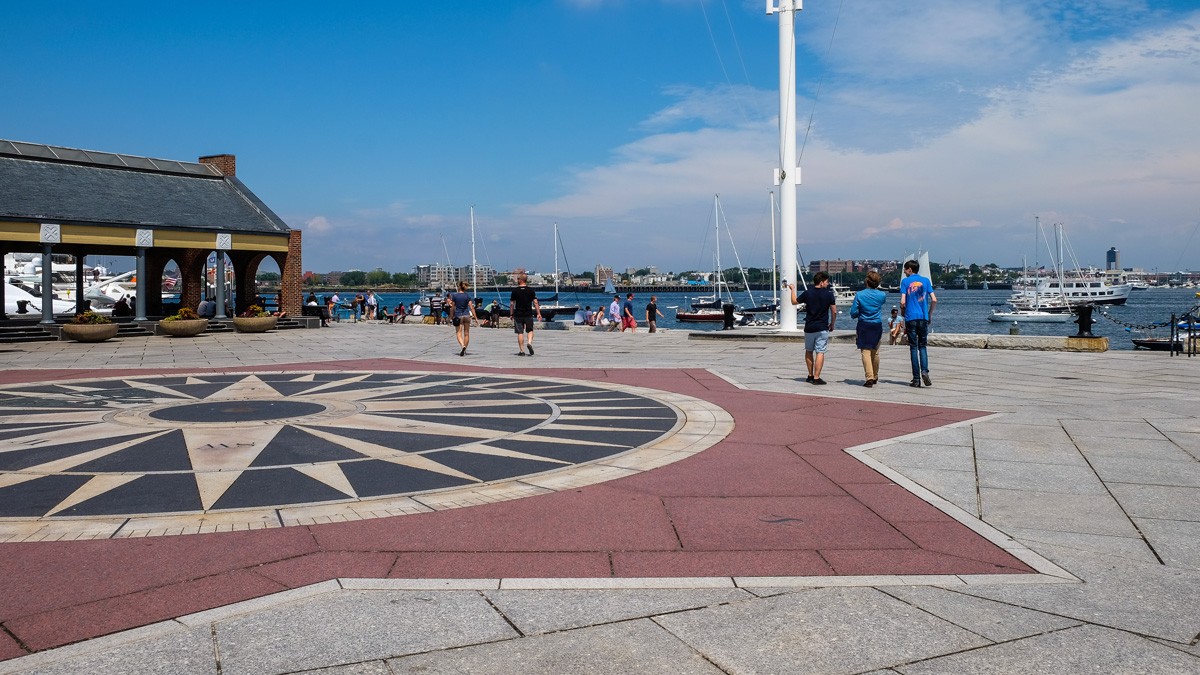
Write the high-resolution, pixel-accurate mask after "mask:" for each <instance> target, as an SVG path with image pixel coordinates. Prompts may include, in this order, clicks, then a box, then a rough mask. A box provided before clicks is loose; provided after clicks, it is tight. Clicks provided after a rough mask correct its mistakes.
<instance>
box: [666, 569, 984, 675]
mask: <svg viewBox="0 0 1200 675" xmlns="http://www.w3.org/2000/svg"><path fill="white" fill-rule="evenodd" d="M655 621H657V622H658V623H659V624H661V625H662V626H663V627H664V628H666V629H667V630H669V631H670V632H671V633H672V634H673V635H675V636H676V637H678V638H679V639H681V640H683V641H684V642H686V643H688V644H689V645H691V646H692V648H694V649H695V650H697V651H698V652H700V653H701V654H703V655H704V656H705V657H706V658H708V659H709V660H711V661H712V662H713V663H715V664H716V665H718V666H719V667H721V668H722V669H724V670H725V671H727V672H762V673H857V672H862V671H864V670H870V669H872V668H886V667H889V666H892V665H895V664H897V663H904V662H908V661H915V660H918V659H922V658H929V657H932V656H938V655H942V654H948V653H953V652H956V651H959V650H962V649H968V648H971V647H978V646H982V645H985V644H988V641H987V640H985V639H984V638H981V637H980V636H978V635H975V634H972V633H970V632H969V631H966V630H963V629H962V628H959V627H958V626H955V625H953V624H951V623H950V622H948V621H943V620H942V619H938V618H936V617H934V616H932V615H930V614H929V613H927V612H924V611H922V610H919V609H917V608H915V607H913V606H912V605H910V604H908V603H904V602H901V601H899V600H896V599H895V598H892V597H890V596H887V595H884V594H883V593H880V592H879V591H877V590H874V589H870V588H853V589H846V588H837V589H815V590H811V591H806V592H804V593H793V594H788V595H781V596H774V597H769V598H764V599H762V600H758V601H756V602H754V603H739V604H734V605H726V606H722V607H713V608H709V609H702V610H694V611H690V612H680V613H677V614H669V615H666V616H661V617H657V618H656V619H655Z"/></svg>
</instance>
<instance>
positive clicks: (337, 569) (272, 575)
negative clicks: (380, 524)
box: [254, 551, 396, 588]
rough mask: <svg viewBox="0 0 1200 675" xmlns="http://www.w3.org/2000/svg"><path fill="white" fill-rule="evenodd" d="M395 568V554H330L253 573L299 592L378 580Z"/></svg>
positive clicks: (268, 566) (260, 568)
mask: <svg viewBox="0 0 1200 675" xmlns="http://www.w3.org/2000/svg"><path fill="white" fill-rule="evenodd" d="M395 564H396V554H395V553H372V552H368V551H354V552H351V551H333V552H322V553H310V554H308V555H302V556H298V557H296V558H289V559H287V560H280V561H279V562H273V563H267V564H265V565H259V566H258V567H255V568H254V571H255V572H257V573H258V574H261V575H262V576H264V577H266V578H268V579H270V580H272V581H274V582H276V583H279V584H281V585H283V586H287V587H288V588H299V587H300V586H307V585H309V584H315V583H320V582H322V581H328V580H329V579H381V578H383V577H386V576H387V574H388V571H389V570H391V569H392V567H393V566H394V565H395Z"/></svg>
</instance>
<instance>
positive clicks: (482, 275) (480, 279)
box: [455, 265, 496, 287]
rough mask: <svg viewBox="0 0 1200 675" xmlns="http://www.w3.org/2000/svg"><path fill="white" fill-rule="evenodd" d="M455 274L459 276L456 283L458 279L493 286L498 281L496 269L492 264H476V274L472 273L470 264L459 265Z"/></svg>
mask: <svg viewBox="0 0 1200 675" xmlns="http://www.w3.org/2000/svg"><path fill="white" fill-rule="evenodd" d="M455 275H456V276H457V279H456V281H455V283H457V280H458V279H460V280H462V281H465V282H467V283H468V284H474V285H475V286H476V287H480V286H491V285H492V284H494V283H496V270H494V269H492V266H491V265H475V273H474V274H472V273H471V266H470V265H467V266H465V267H459V268H458V269H457V270H455Z"/></svg>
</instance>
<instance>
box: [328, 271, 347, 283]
mask: <svg viewBox="0 0 1200 675" xmlns="http://www.w3.org/2000/svg"><path fill="white" fill-rule="evenodd" d="M343 274H345V272H340V271H334V272H326V273H325V284H326V285H328V286H341V285H342V275H343Z"/></svg>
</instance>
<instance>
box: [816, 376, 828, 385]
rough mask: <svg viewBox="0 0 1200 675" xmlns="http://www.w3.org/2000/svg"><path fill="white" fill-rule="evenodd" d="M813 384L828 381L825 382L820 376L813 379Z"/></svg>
mask: <svg viewBox="0 0 1200 675" xmlns="http://www.w3.org/2000/svg"><path fill="white" fill-rule="evenodd" d="M813 384H826V382H825V380H822V379H821V378H819V377H818V378H816V379H815V380H813Z"/></svg>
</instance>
